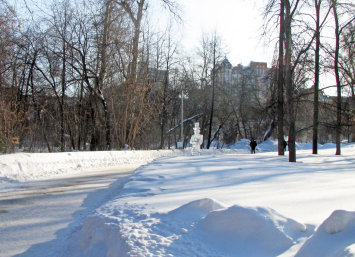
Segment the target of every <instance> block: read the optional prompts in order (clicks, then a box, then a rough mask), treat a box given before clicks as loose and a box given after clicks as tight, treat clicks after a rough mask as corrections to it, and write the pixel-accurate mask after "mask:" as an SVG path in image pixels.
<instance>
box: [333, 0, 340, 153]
mask: <svg viewBox="0 0 355 257" xmlns="http://www.w3.org/2000/svg"><path fill="white" fill-rule="evenodd" d="M332 3H333V14H334V21H335V57H334V71H335V78H336V83H337V126H336V136H335V140H336V153H335V154H336V155H341V147H340V140H341V84H340V73H339V48H340V46H339V44H340V31H339V19H338V12H337V1H336V0H332Z"/></svg>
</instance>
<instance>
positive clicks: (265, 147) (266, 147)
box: [258, 139, 278, 152]
mask: <svg viewBox="0 0 355 257" xmlns="http://www.w3.org/2000/svg"><path fill="white" fill-rule="evenodd" d="M258 147H259V149H261V150H262V152H277V151H278V141H277V140H274V141H272V140H271V139H267V140H266V141H264V142H262V143H261V144H258Z"/></svg>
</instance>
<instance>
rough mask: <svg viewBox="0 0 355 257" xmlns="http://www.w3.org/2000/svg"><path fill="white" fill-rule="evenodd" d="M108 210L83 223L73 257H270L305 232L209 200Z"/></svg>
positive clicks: (256, 211) (265, 212) (268, 214)
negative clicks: (166, 208) (164, 208)
mask: <svg viewBox="0 0 355 257" xmlns="http://www.w3.org/2000/svg"><path fill="white" fill-rule="evenodd" d="M110 206H111V207H109V206H108V205H107V206H106V207H105V208H102V210H101V211H100V212H98V213H97V214H96V215H95V216H91V217H88V218H86V220H85V223H84V225H83V227H82V230H81V237H80V240H78V241H79V242H80V247H79V248H80V250H79V252H77V253H76V254H73V256H81V255H85V256H161V257H163V256H184V257H186V256H201V257H202V256H204V257H207V256H236V255H235V253H236V252H237V253H238V256H248V257H249V256H259V257H260V256H263V257H266V256H270V257H271V256H277V255H279V254H281V253H283V252H284V251H285V250H287V249H289V248H290V247H292V246H293V245H294V240H296V239H298V238H299V237H301V236H302V235H303V233H302V232H303V231H305V230H306V226H305V225H304V224H301V223H299V222H297V221H295V220H292V219H289V218H286V217H284V216H282V215H281V214H279V213H277V212H276V211H274V210H273V209H270V208H262V207H255V208H246V207H241V206H238V205H234V206H232V207H229V208H226V206H225V205H224V204H222V203H220V202H218V201H216V200H214V199H209V198H205V199H200V200H196V201H192V202H190V203H187V204H184V205H182V206H180V207H179V208H177V209H174V210H172V211H170V212H168V213H159V212H155V213H154V212H150V211H149V206H147V205H146V206H139V205H129V204H124V205H110ZM103 210H106V213H103V212H104V211H103ZM151 211H152V209H151ZM149 212H150V213H149ZM143 213H146V215H142V214H143ZM128 214H129V216H130V217H131V218H128V216H127V215H128ZM113 253H114V254H115V255H113Z"/></svg>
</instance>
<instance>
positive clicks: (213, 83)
mask: <svg viewBox="0 0 355 257" xmlns="http://www.w3.org/2000/svg"><path fill="white" fill-rule="evenodd" d="M216 44H217V43H216V37H215V38H214V42H213V68H212V104H211V116H210V127H209V130H208V140H207V149H210V146H211V143H212V142H211V136H212V123H213V108H214V95H215V93H214V90H215V77H216Z"/></svg>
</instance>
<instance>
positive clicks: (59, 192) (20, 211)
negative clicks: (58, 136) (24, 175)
mask: <svg viewBox="0 0 355 257" xmlns="http://www.w3.org/2000/svg"><path fill="white" fill-rule="evenodd" d="M141 165H142V163H139V164H124V165H120V166H116V167H110V168H102V169H95V170H91V171H89V172H85V173H81V174H76V175H62V176H58V177H57V178H52V179H50V180H42V181H35V182H28V183H21V184H20V186H19V187H14V188H9V189H5V190H2V191H0V256H1V257H8V256H26V257H30V256H36V257H41V256H46V257H49V256H58V255H60V253H61V252H62V251H63V250H64V249H62V247H63V245H65V242H66V241H67V239H68V236H69V235H70V234H72V232H73V231H75V230H77V229H78V228H79V227H80V224H81V223H82V221H83V220H84V218H85V217H86V216H87V215H88V214H89V213H90V212H92V211H93V210H95V209H96V208H98V207H99V206H100V205H102V204H103V203H105V202H107V201H108V200H109V199H110V198H111V197H112V196H115V195H117V194H118V192H119V190H120V189H121V187H122V185H123V184H124V183H125V182H126V181H127V180H128V179H129V177H130V175H131V174H132V173H133V171H134V170H135V169H136V168H138V167H139V166H141Z"/></svg>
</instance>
